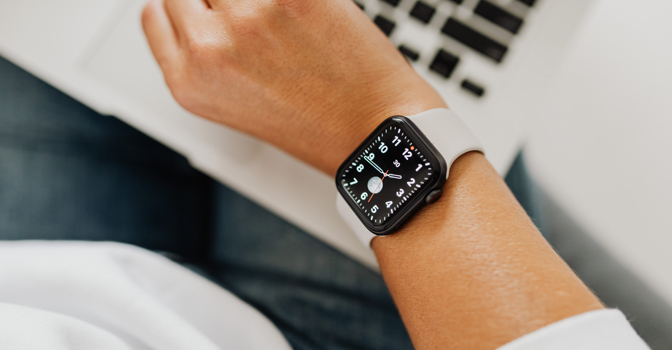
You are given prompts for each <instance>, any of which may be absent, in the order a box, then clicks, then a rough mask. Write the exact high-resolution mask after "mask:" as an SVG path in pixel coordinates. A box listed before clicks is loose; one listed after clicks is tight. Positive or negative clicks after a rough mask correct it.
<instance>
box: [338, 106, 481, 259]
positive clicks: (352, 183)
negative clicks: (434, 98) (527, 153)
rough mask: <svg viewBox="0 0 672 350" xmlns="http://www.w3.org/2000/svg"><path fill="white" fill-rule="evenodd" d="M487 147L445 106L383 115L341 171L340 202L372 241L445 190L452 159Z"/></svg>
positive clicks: (351, 221) (353, 227)
mask: <svg viewBox="0 0 672 350" xmlns="http://www.w3.org/2000/svg"><path fill="white" fill-rule="evenodd" d="M470 151H478V152H481V153H483V148H482V147H481V144H480V143H479V142H478V140H477V139H476V137H475V136H474V135H473V134H472V133H471V131H469V129H468V128H467V126H466V125H465V124H464V122H463V121H462V120H461V119H460V118H459V117H458V116H457V115H455V114H454V113H453V112H451V111H450V110H448V109H445V108H438V109H432V110H429V111H426V112H422V113H420V114H416V115H413V116H409V117H405V116H393V117H390V118H388V119H386V120H385V121H383V122H382V123H381V124H380V125H379V126H378V127H377V128H376V129H375V130H374V131H373V132H372V133H371V134H370V135H369V136H368V137H367V138H366V140H364V142H362V144H361V145H359V147H357V149H356V150H355V151H354V152H353V153H352V154H351V155H350V156H349V157H348V158H347V159H346V160H345V162H343V164H342V165H341V166H340V168H339V169H338V172H337V173H336V188H337V189H338V192H339V194H340V195H339V196H337V203H336V208H337V210H338V213H339V214H340V215H341V217H342V218H343V220H345V222H346V223H347V224H348V226H349V227H350V229H351V230H352V231H353V232H354V233H355V234H356V235H357V237H358V238H359V239H360V240H361V241H362V243H363V244H364V245H366V246H367V247H369V246H370V244H371V240H372V239H373V238H374V237H376V236H385V235H389V234H392V233H394V232H395V231H397V230H398V229H399V228H400V227H401V226H402V225H403V224H404V223H405V222H406V221H407V220H408V219H410V218H411V217H412V216H413V215H414V214H415V213H416V212H417V211H418V210H419V209H420V208H422V207H423V206H425V205H427V204H432V203H434V202H436V201H437V200H438V199H439V198H440V197H441V195H442V193H443V190H442V188H443V185H444V184H445V182H446V179H447V178H448V175H449V174H448V172H449V170H450V166H451V164H452V163H453V162H454V161H455V159H457V158H458V157H459V156H461V155H462V154H464V153H467V152H470Z"/></svg>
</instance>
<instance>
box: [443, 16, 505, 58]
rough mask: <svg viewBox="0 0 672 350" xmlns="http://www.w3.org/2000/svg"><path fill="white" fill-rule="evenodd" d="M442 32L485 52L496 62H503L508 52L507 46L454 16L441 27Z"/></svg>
mask: <svg viewBox="0 0 672 350" xmlns="http://www.w3.org/2000/svg"><path fill="white" fill-rule="evenodd" d="M441 32H443V33H444V34H446V35H448V36H450V37H452V38H453V39H455V40H457V41H459V42H461V43H463V44H464V45H467V46H469V47H471V48H472V49H474V50H476V51H478V52H480V53H482V54H484V55H485V56H487V57H490V58H492V59H493V60H495V61H496V62H502V59H503V58H504V54H506V50H507V47H506V46H504V45H502V44H500V43H498V42H496V41H494V40H492V39H490V38H488V37H487V36H485V35H483V34H481V33H479V32H477V31H475V30H473V29H471V28H469V27H467V26H466V25H464V24H462V23H461V22H458V21H457V20H456V19H454V18H449V19H448V21H446V24H445V25H444V26H443V28H442V29H441Z"/></svg>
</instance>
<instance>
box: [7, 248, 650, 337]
mask: <svg viewBox="0 0 672 350" xmlns="http://www.w3.org/2000/svg"><path fill="white" fill-rule="evenodd" d="M0 349H8V350H14V349H16V350H24V349H40V350H43V349H53V350H84V349H86V350H89V349H96V350H131V349H133V350H149V349H153V350H169V349H170V350H187V349H189V350H193V349H199V350H209V349H212V350H215V349H220V350H223V349H255V350H258V349H269V350H270V349H283V350H284V349H291V347H290V346H289V344H288V343H287V341H286V340H285V339H284V338H283V336H282V334H281V333H280V331H279V330H278V329H277V328H275V326H274V325H273V324H272V323H271V322H270V321H269V320H268V319H266V318H265V317H264V316H263V315H262V314H261V313H259V312H258V311H257V310H255V309H254V308H252V307H251V306H249V305H247V304H246V303H244V302H243V301H241V300H240V299H238V298H237V297H236V296H234V295H233V294H231V293H229V292H228V291H226V290H224V289H222V288H221V287H219V286H217V285H216V284H214V283H212V282H210V281H208V280H206V279H205V278H202V277H201V276H198V275H196V274H195V273H193V272H191V271H189V270H188V269H186V268H184V267H182V266H180V265H178V264H175V263H173V262H171V261H170V260H168V259H166V258H164V257H162V256H160V255H157V254H154V253H152V252H149V251H146V250H144V249H141V248H137V247H134V246H129V245H124V244H118V243H90V242H42V241H19V242H2V243H0ZM500 349H501V350H527V349H535V350H547V349H548V350H556V349H558V350H559V349H572V350H581V349H605V350H606V349H609V350H620V349H623V350H625V349H631V350H639V349H648V347H647V346H646V344H645V343H644V342H643V341H642V340H641V339H640V338H639V337H638V336H637V334H636V333H635V332H634V330H633V329H632V327H631V326H630V324H629V323H628V321H627V320H626V319H625V317H624V316H623V314H622V313H621V312H620V311H617V310H599V311H592V312H588V313H585V314H582V315H578V316H574V317H571V318H568V319H565V320H562V321H560V322H557V323H554V324H551V325H549V326H546V327H544V328H542V329H540V330H538V331H536V332H533V333H531V334H528V335H526V336H524V337H521V338H520V339H517V340H515V341H513V342H511V343H509V344H507V345H504V346H502V347H501V348H500Z"/></svg>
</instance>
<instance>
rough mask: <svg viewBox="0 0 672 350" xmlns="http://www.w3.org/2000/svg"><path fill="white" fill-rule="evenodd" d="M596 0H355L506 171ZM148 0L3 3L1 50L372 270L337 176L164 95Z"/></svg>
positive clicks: (372, 263) (371, 259) (501, 170)
mask: <svg viewBox="0 0 672 350" xmlns="http://www.w3.org/2000/svg"><path fill="white" fill-rule="evenodd" d="M592 2H593V1H588V0H420V1H418V0H355V5H357V6H359V7H360V8H361V9H362V11H364V12H365V13H366V14H367V15H368V16H369V17H370V18H371V20H372V21H373V22H374V23H375V24H376V25H377V26H378V27H379V28H380V29H381V30H382V31H383V32H384V33H385V34H386V35H387V36H388V37H389V40H390V41H391V42H392V43H393V44H394V45H395V46H397V47H398V48H399V50H400V52H402V54H404V56H406V57H407V59H408V61H409V63H410V64H411V65H412V66H413V67H414V68H415V69H416V70H417V71H418V73H419V74H420V75H421V76H422V77H423V78H425V79H426V80H427V81H428V82H429V83H430V84H431V85H432V86H433V87H435V88H436V89H437V90H438V91H439V92H440V93H441V95H442V96H443V97H444V99H445V100H446V101H447V102H448V104H449V106H450V107H451V108H452V109H453V110H454V111H456V113H457V114H458V115H460V116H461V117H462V118H463V119H464V120H465V122H466V124H467V125H468V126H469V127H470V128H471V129H472V130H473V131H474V133H475V134H476V135H477V137H478V138H479V139H480V140H481V142H482V143H483V144H484V147H485V151H486V156H487V157H488V159H489V160H490V162H492V164H493V165H494V166H495V168H496V169H497V171H498V172H499V173H500V174H505V173H506V171H507V169H508V168H509V166H510V164H511V163H512V161H513V159H514V157H515V155H516V154H517V152H518V150H519V148H520V146H521V144H522V143H523V142H524V140H525V137H526V135H527V133H528V130H529V129H530V128H531V126H532V123H533V121H534V118H535V113H536V112H537V111H538V110H539V109H540V107H541V106H540V103H541V101H542V100H543V96H544V91H545V90H546V88H547V86H548V84H549V81H550V80H551V79H552V77H553V74H554V71H555V70H556V69H557V67H558V66H559V65H560V63H561V61H562V57H563V53H564V52H565V50H566V48H567V46H568V44H569V42H570V40H571V38H572V36H573V35H574V34H575V31H576V30H577V28H579V23H580V22H581V20H582V18H583V17H584V16H585V15H586V14H587V13H588V12H589V11H588V7H589V5H590V4H591V3H592ZM144 4H145V0H60V1H51V0H21V1H3V2H2V3H0V55H2V56H3V57H5V58H7V59H9V60H10V61H13V62H14V63H16V64H17V65H19V66H21V67H23V68H24V69H26V70H27V71H29V72H31V73H32V74H34V75H36V76H37V77H40V78H41V79H43V80H44V81H46V82H48V83H50V84H51V85H53V86H55V87H56V88H58V89H60V90H62V91H64V92H65V93H67V94H69V95H71V96H73V97H74V98H76V99H78V100H79V101H81V102H83V103H84V104H86V105H88V106H90V107H91V108H93V109H94V110H96V111H98V112H99V113H101V114H104V115H110V116H116V117H118V118H120V119H122V120H124V121H125V122H127V123H128V124H130V125H132V126H134V127H136V128H137V129H139V130H141V131H143V132H144V133H146V134H148V135H150V136H151V137H153V138H155V139H157V140H159V141H160V142H163V143H164V144H166V145H167V146H169V147H171V148H172V149H174V150H175V151H177V152H179V153H181V154H182V155H184V156H185V157H186V158H187V159H189V161H190V162H191V163H192V164H193V166H194V167H196V168H198V169H200V170H202V171H203V172H204V173H206V174H208V175H210V176H211V177H213V178H215V179H217V180H218V181H221V182H222V183H224V184H226V185H228V186H230V187H231V188H233V189H235V190H237V191H238V192H240V193H241V194H243V195H245V196H247V197H249V198H250V199H252V200H254V201H256V202H257V203H259V204H260V205H262V206H264V207H266V208H267V209H269V210H271V211H273V212H275V213H276V214H278V215H280V216H281V217H283V218H285V219H286V220H288V221H289V222H292V223H293V224H295V225H297V226H298V227H300V228H302V229H304V230H305V231H307V232H309V233H310V234H312V235H314V236H315V237H317V238H319V239H321V240H323V241H324V242H326V243H327V244H330V245H331V246H333V247H334V248H336V249H338V250H340V251H341V252H343V253H344V254H346V255H348V256H350V257H352V258H354V259H356V260H357V261H359V262H361V263H362V264H364V265H366V266H368V267H371V268H373V269H375V268H376V267H377V265H376V260H375V257H374V256H373V254H372V253H371V251H370V250H369V249H366V248H365V247H363V246H362V245H361V243H360V242H359V241H358V240H357V238H356V237H355V236H354V234H353V233H352V232H350V230H349V229H348V228H347V226H346V225H345V223H344V222H343V221H342V220H341V219H340V217H339V216H338V214H337V212H336V204H335V203H336V195H337V194H336V189H335V186H334V182H333V179H331V178H329V177H328V176H326V175H324V174H322V173H320V172H318V171H317V170H315V169H313V168H311V167H309V166H307V165H306V164H304V163H302V162H300V161H299V160H297V159H295V158H293V157H291V156H289V155H287V154H286V153H284V152H282V151H280V150H278V149H276V148H275V147H273V146H271V145H268V144H266V143H263V142H261V141H259V140H256V139H254V138H251V137H249V136H246V135H243V134H241V133H238V132H236V131H234V130H231V129H229V128H227V127H224V126H221V125H218V124H215V123H213V122H210V121H207V120H204V119H201V118H198V117H195V116H193V115H191V114H189V113H188V112H186V111H185V110H183V109H182V108H181V107H180V106H179V105H177V103H175V101H174V100H173V98H172V97H171V94H170V92H169V90H168V89H167V87H166V85H165V83H164V81H163V77H162V75H161V71H160V70H159V68H158V66H157V64H156V63H155V62H154V59H153V58H152V55H151V53H150V51H149V48H148V46H147V43H146V41H145V38H144V35H143V33H142V28H141V23H140V13H141V10H142V8H143V6H144Z"/></svg>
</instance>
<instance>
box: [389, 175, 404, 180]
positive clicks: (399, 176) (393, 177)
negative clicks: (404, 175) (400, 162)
mask: <svg viewBox="0 0 672 350" xmlns="http://www.w3.org/2000/svg"><path fill="white" fill-rule="evenodd" d="M387 177H389V178H390V179H397V180H401V175H397V174H387Z"/></svg>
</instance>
